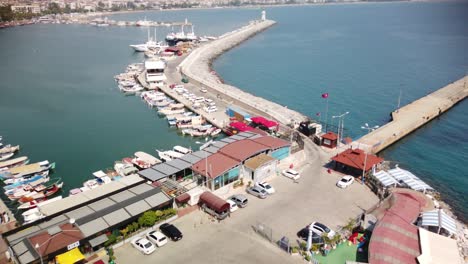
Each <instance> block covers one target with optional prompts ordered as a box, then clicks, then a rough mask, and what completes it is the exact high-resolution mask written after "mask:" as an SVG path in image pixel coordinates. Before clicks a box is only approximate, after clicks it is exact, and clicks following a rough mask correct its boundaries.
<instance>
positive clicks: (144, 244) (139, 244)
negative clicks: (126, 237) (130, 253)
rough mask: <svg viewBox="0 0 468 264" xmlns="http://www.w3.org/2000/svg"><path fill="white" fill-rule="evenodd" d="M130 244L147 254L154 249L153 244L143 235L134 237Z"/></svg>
mask: <svg viewBox="0 0 468 264" xmlns="http://www.w3.org/2000/svg"><path fill="white" fill-rule="evenodd" d="M131 244H132V246H133V247H135V248H136V249H138V250H139V251H141V252H142V253H143V254H145V255H149V254H151V253H153V252H154V251H155V250H156V247H155V246H154V244H153V243H151V242H150V241H149V240H148V239H146V238H144V237H135V238H134V239H133V240H132V242H131Z"/></svg>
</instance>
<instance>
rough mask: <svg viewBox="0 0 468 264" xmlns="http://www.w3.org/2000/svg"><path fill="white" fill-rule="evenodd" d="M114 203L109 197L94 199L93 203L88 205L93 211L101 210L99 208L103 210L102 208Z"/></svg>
mask: <svg viewBox="0 0 468 264" xmlns="http://www.w3.org/2000/svg"><path fill="white" fill-rule="evenodd" d="M114 204H115V202H114V201H112V200H111V199H109V198H104V199H102V200H99V201H96V202H94V203H91V204H89V205H88V207H89V208H91V209H93V210H94V211H101V210H104V209H106V208H108V207H111V206H112V205H114Z"/></svg>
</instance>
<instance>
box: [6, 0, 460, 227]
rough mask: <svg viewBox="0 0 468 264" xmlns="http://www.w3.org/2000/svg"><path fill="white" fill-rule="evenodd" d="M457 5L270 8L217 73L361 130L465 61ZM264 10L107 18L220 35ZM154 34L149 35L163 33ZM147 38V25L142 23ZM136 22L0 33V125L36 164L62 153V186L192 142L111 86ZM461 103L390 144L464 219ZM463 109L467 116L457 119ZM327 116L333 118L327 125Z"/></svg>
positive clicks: (445, 79)
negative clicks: (263, 25) (190, 25)
mask: <svg viewBox="0 0 468 264" xmlns="http://www.w3.org/2000/svg"><path fill="white" fill-rule="evenodd" d="M466 11H468V5H467V4H466V3H384V4H359V5H325V6H306V7H278V8H269V9H267V16H269V17H270V18H272V19H274V20H276V21H277V22H278V24H277V25H276V26H274V27H273V28H271V29H269V30H267V31H265V32H263V33H262V34H260V35H258V36H256V37H255V38H252V39H250V40H249V41H247V42H245V43H244V44H242V45H240V46H239V47H237V48H235V49H233V50H232V51H230V52H228V53H226V54H225V55H223V56H221V57H220V58H219V59H218V60H217V61H216V63H215V65H214V67H215V69H216V70H217V71H218V72H219V73H220V74H221V75H222V76H223V78H224V79H225V80H226V81H227V82H229V83H232V84H234V85H236V86H239V87H240V88H242V89H244V90H247V91H249V92H252V93H254V94H257V95H259V96H263V97H265V98H268V99H271V100H273V101H276V102H278V103H280V104H284V105H288V107H290V108H293V109H296V110H299V111H301V112H303V113H305V114H308V115H310V116H312V117H315V115H316V113H318V112H321V113H322V114H321V116H322V119H323V118H324V116H325V113H324V111H325V102H324V100H323V99H321V98H320V94H321V93H323V92H328V93H329V94H330V108H329V117H330V116H331V115H336V114H338V113H342V112H344V111H349V112H350V114H349V115H348V116H347V117H346V120H345V128H346V129H347V131H348V133H349V135H350V136H351V137H353V138H358V137H359V136H361V135H362V134H363V133H364V131H362V130H361V129H360V127H361V125H363V124H364V123H366V122H367V123H369V124H371V125H382V124H384V123H385V122H387V121H388V119H389V113H390V112H391V111H392V110H394V109H395V108H396V106H397V101H398V95H399V93H400V89H401V90H402V95H403V96H402V99H401V104H402V105H403V104H406V103H408V102H410V101H412V100H414V99H416V98H419V97H421V96H422V95H424V94H427V93H429V92H431V91H434V90H435V89H437V88H440V87H442V86H444V85H445V84H447V83H449V82H451V81H454V80H456V79H458V78H460V77H462V76H463V75H464V74H465V73H466V71H468V53H467V51H466V47H468V28H467V27H466V19H465V17H466V16H465V15H466ZM259 13H260V10H259V9H227V10H224V9H223V10H221V9H217V10H188V11H170V12H144V13H131V14H119V15H114V16H113V17H112V18H113V19H117V20H139V19H143V18H144V17H145V16H146V18H147V19H150V20H165V21H182V20H183V19H185V18H188V20H189V21H192V22H194V24H195V25H196V27H195V32H196V33H197V34H198V35H220V34H223V33H225V32H227V31H230V30H233V29H235V28H237V27H239V26H241V25H245V23H247V22H248V21H249V20H252V19H254V18H257V17H258V16H259ZM170 30H171V29H170V28H161V29H159V30H158V38H159V39H162V37H163V36H164V35H165V34H166V33H167V32H168V31H170ZM151 33H152V34H153V32H151ZM146 36H147V30H146V29H143V28H135V27H123V28H119V27H108V28H96V27H91V26H86V25H33V26H25V27H17V28H10V29H6V30H0V61H1V63H0V80H1V82H0V124H1V125H0V135H3V136H4V141H6V142H8V143H14V144H21V146H22V151H21V154H22V155H27V156H29V157H30V158H31V160H32V162H34V161H41V160H44V159H48V160H50V161H56V162H57V170H56V173H55V175H57V176H61V177H62V178H64V179H65V182H66V188H65V192H66V193H68V190H69V189H71V188H75V187H79V186H80V185H81V184H82V182H83V181H85V180H87V179H88V178H90V177H91V174H92V172H94V171H96V170H99V169H105V168H106V167H111V166H112V165H113V162H114V161H115V160H118V159H121V158H122V157H125V156H129V155H132V154H133V153H134V152H135V151H138V150H143V151H146V152H148V153H152V154H155V153H154V149H156V148H158V149H168V148H170V147H172V146H173V145H176V144H179V145H185V146H192V147H196V146H197V144H196V142H195V140H192V139H191V138H189V137H185V138H184V137H182V136H179V135H177V133H176V131H175V130H173V129H170V128H168V126H167V123H166V121H165V120H164V119H162V118H159V117H157V115H156V112H155V111H154V110H150V109H148V107H147V106H146V105H145V104H144V103H143V102H142V101H141V100H140V99H139V98H136V97H125V96H123V95H122V94H120V93H119V91H118V89H117V87H116V85H115V82H114V80H113V76H114V75H115V74H117V73H120V72H122V71H123V70H124V69H125V67H126V66H127V65H128V64H129V63H133V62H140V61H142V60H143V56H142V54H136V53H133V52H132V50H131V49H130V48H129V47H128V45H129V44H138V43H142V42H143V41H144V40H145V39H146ZM467 109H468V102H466V101H464V102H462V103H460V104H459V105H457V106H456V107H455V108H453V109H452V110H451V111H449V112H448V113H446V114H444V115H443V116H442V117H440V118H439V119H438V120H435V121H433V122H431V123H430V124H428V125H427V126H425V127H424V128H422V129H420V130H418V131H417V132H416V133H414V134H412V135H411V136H409V137H407V138H406V139H404V140H403V141H401V142H400V143H398V144H396V145H394V146H392V147H391V148H389V149H388V150H386V151H385V152H384V153H383V155H384V156H385V158H386V159H389V160H392V161H396V162H398V163H400V165H401V166H402V167H404V168H408V169H410V170H411V171H412V172H414V173H415V174H416V175H418V176H420V177H421V178H422V179H424V180H426V181H427V182H428V183H429V184H431V185H432V186H434V187H435V188H436V189H438V190H440V191H441V192H442V194H443V196H444V199H445V200H446V201H448V202H449V203H450V204H451V205H452V206H453V207H454V208H455V209H456V210H457V211H458V212H460V216H461V217H462V218H463V219H465V220H466V219H468V206H467V205H468V204H467V203H468V202H467V201H466V199H465V198H463V197H467V194H468V191H467V187H468V180H467V176H468V168H467V167H464V166H463V165H464V161H466V160H468V143H467V141H468V136H467V135H466V132H465V131H466V130H468V122H466V121H467V120H468V119H467V118H466V116H465V115H464V114H465V113H466V110H467ZM464 116H465V117H464ZM335 125H336V121H335Z"/></svg>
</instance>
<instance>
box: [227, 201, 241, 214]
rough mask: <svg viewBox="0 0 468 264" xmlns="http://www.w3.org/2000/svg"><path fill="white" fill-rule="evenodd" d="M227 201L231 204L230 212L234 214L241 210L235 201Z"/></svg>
mask: <svg viewBox="0 0 468 264" xmlns="http://www.w3.org/2000/svg"><path fill="white" fill-rule="evenodd" d="M226 201H227V203H228V204H229V212H231V213H233V212H235V211H237V209H239V207H237V203H236V202H234V201H233V200H231V199H228V200H226Z"/></svg>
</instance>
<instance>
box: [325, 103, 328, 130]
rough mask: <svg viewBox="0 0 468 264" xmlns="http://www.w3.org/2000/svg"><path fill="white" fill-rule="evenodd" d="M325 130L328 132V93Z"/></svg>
mask: <svg viewBox="0 0 468 264" xmlns="http://www.w3.org/2000/svg"><path fill="white" fill-rule="evenodd" d="M325 132H328V94H327V107H326V110H325Z"/></svg>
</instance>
